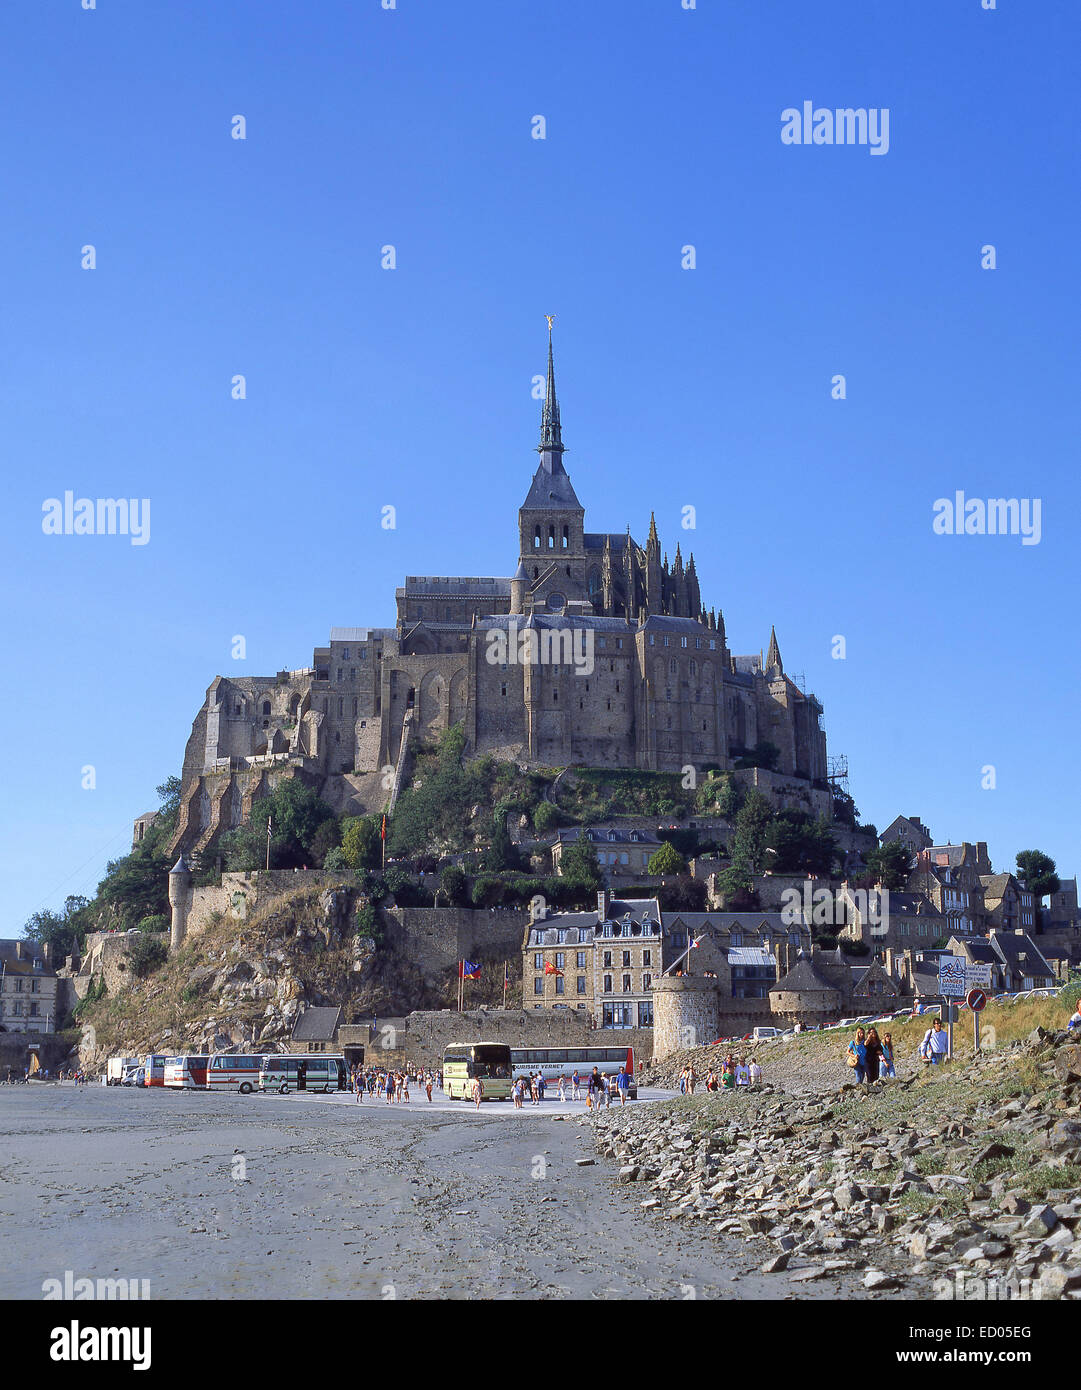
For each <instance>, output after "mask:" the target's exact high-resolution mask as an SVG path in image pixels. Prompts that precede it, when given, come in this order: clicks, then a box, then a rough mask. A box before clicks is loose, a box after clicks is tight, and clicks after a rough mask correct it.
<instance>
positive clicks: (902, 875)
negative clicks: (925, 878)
mask: <svg viewBox="0 0 1081 1390" xmlns="http://www.w3.org/2000/svg"><path fill="white" fill-rule="evenodd" d="M909 857H910V856H909V852H908V850H907V849H906V848H905V846H904V845H903V844H902V843H901V841H900V840H889V841H887V843H886V844H884V845H875V847H874V848H873V849H869V850H868V851H867V853H866V855H865V856H864V859H865V861H866V864H867V872H868V873H869V874H870V875H871V877H872V878H873V879H874V881H875V882H876V883H878V884H881V886H882V887H883V888H885V889H886V890H887V891H888V892H891V893H892V892H894V891H896V890H897V889H899V888H901V887H903V886H904V883H905V881H906V879H907V878H908V864H909Z"/></svg>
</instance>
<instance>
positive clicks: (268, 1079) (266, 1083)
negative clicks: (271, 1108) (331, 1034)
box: [259, 1052, 349, 1096]
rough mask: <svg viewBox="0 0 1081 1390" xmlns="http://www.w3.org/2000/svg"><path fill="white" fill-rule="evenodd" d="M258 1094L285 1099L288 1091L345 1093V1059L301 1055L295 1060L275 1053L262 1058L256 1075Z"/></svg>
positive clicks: (346, 1078)
mask: <svg viewBox="0 0 1081 1390" xmlns="http://www.w3.org/2000/svg"><path fill="white" fill-rule="evenodd" d="M259 1089H260V1091H277V1092H278V1094H279V1095H282V1096H287V1095H288V1094H289V1092H290V1091H322V1093H323V1094H324V1095H325V1096H326V1095H329V1094H330V1092H331V1091H346V1090H348V1089H349V1073H348V1072H347V1071H346V1067H345V1058H344V1057H342V1056H336V1055H333V1054H329V1055H323V1054H322V1053H318V1052H315V1053H304V1054H301V1055H298V1056H296V1057H291V1056H288V1055H287V1054H284V1053H280V1054H279V1053H276V1054H274V1055H273V1056H270V1057H264V1058H263V1065H262V1067H261V1069H260V1071H259Z"/></svg>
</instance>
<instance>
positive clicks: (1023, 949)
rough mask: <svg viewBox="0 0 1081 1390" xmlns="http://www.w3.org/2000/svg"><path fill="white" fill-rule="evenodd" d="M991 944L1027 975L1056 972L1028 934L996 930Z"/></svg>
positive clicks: (1003, 958)
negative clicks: (1021, 934)
mask: <svg viewBox="0 0 1081 1390" xmlns="http://www.w3.org/2000/svg"><path fill="white" fill-rule="evenodd" d="M991 945H992V946H993V947H994V948H995V950H996V951H997V952H998V954H999V956H1000V958H1001V959H1002V960H1004V961H1005V962H1006V963H1007V964H1008V965H1010V966H1012V967H1013V968H1014V969H1015V970H1018V971H1020V972H1021V973H1023V974H1026V975H1053V974H1054V973H1055V972H1054V971H1053V970H1052V969H1051V967H1050V966H1049V965H1048V963H1047V962H1046V961H1045V960H1044V958H1043V956H1041V955H1040V952H1039V949H1038V948H1037V946H1036V943H1035V942H1034V941H1033V940H1032V939H1031V938H1030V937H1027V936H1019V935H1017V934H1016V933H1015V932H996V933H995V934H994V936H993V937H991Z"/></svg>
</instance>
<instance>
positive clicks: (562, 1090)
mask: <svg viewBox="0 0 1081 1390" xmlns="http://www.w3.org/2000/svg"><path fill="white" fill-rule="evenodd" d="M559 1099H560V1101H565V1100H566V1099H567V1078H566V1077H565V1076H564V1075H563V1073H562V1072H560V1073H559Z"/></svg>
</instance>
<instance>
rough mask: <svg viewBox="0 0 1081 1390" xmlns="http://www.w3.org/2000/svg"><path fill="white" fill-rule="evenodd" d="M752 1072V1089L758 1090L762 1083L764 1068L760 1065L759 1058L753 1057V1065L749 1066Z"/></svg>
mask: <svg viewBox="0 0 1081 1390" xmlns="http://www.w3.org/2000/svg"><path fill="white" fill-rule="evenodd" d="M748 1070H749V1071H750V1074H751V1090H752V1091H754V1090H757V1089H758V1087H759V1086H760V1085H761V1083H762V1068H761V1067H760V1066H759V1065H758V1058H757V1057H752V1058H751V1065H750V1067H749V1068H748Z"/></svg>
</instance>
